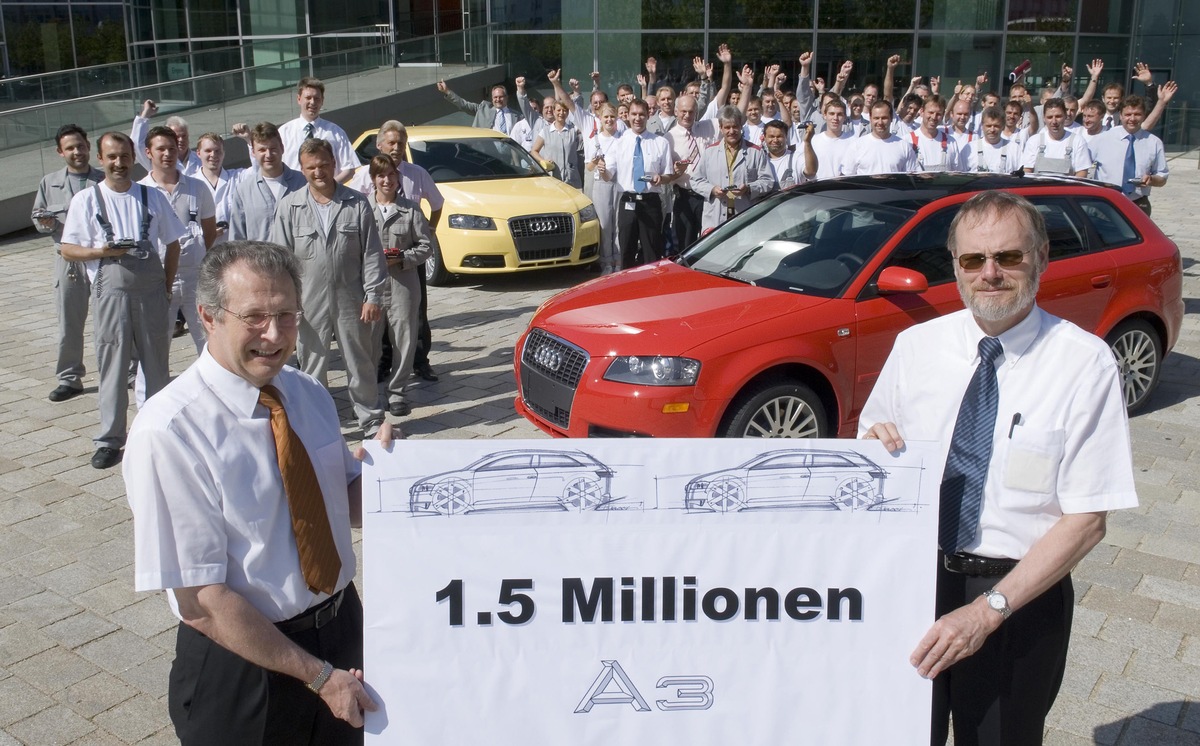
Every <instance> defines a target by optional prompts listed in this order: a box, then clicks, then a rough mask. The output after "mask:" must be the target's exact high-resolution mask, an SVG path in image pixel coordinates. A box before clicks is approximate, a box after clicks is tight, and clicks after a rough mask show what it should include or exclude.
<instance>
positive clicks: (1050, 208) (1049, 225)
mask: <svg viewBox="0 0 1200 746" xmlns="http://www.w3.org/2000/svg"><path fill="white" fill-rule="evenodd" d="M1029 201H1030V202H1032V203H1033V206H1034V207H1036V208H1037V210H1038V212H1040V213H1041V214H1042V218H1044V219H1045V221H1046V235H1047V236H1048V237H1049V238H1050V261H1052V262H1053V261H1055V260H1056V259H1065V258H1066V257H1069V256H1075V255H1076V254H1082V253H1083V252H1085V251H1087V242H1086V240H1085V239H1084V231H1083V226H1081V225H1078V224H1077V218H1076V217H1075V215H1074V213H1072V212H1071V208H1070V206H1069V203H1068V202H1067V200H1066V199H1063V198H1061V197H1032V198H1030V200H1029Z"/></svg>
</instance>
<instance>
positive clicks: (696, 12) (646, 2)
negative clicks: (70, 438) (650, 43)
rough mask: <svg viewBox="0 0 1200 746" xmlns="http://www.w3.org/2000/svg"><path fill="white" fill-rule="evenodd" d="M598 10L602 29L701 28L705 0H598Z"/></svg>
mask: <svg viewBox="0 0 1200 746" xmlns="http://www.w3.org/2000/svg"><path fill="white" fill-rule="evenodd" d="M579 5H586V7H587V8H588V9H589V10H590V8H591V3H586V4H585V3H579ZM599 9H600V28H602V29H643V28H644V29H702V28H704V0H601V2H600V4H599ZM589 20H590V19H589Z"/></svg>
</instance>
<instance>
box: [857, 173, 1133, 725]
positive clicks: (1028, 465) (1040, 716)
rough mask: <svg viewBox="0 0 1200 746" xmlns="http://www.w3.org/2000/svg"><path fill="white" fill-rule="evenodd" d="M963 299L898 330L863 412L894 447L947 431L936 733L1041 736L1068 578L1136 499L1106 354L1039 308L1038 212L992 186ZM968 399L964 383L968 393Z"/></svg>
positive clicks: (963, 257) (931, 657)
mask: <svg viewBox="0 0 1200 746" xmlns="http://www.w3.org/2000/svg"><path fill="white" fill-rule="evenodd" d="M949 247H950V253H951V254H952V256H953V258H954V260H955V267H954V271H955V275H956V277H957V280H958V287H959V293H960V294H961V295H962V299H963V302H964V304H965V305H966V307H967V308H966V309H965V310H963V311H961V312H958V313H955V314H950V315H948V316H943V317H940V318H937V319H934V320H932V321H929V322H926V323H924V324H920V325H918V326H916V327H913V328H911V329H909V330H907V331H905V332H903V333H902V334H901V335H900V336H899V337H898V338H897V340H896V345H895V347H894V348H893V350H892V353H891V355H890V356H889V358H888V360H887V363H886V364H885V365H884V368H883V371H882V372H881V374H880V377H879V381H878V383H877V384H876V385H875V388H874V390H873V391H872V393H871V397H870V399H869V400H868V402H867V404H866V407H865V408H864V409H863V412H862V416H861V417H860V419H859V422H860V423H861V424H860V426H859V431H860V432H859V434H860V436H861V437H864V438H873V439H878V440H880V441H881V442H882V443H883V445H884V446H885V447H886V448H887V449H888V450H889V451H896V450H898V449H902V448H904V438H909V439H912V440H914V441H916V440H935V441H943V442H945V439H946V437H947V436H948V435H949V434H950V433H953V436H952V437H951V438H950V440H949V442H948V443H946V444H945V452H946V458H945V472H944V474H943V477H942V485H941V496H940V514H939V532H938V543H939V544H940V545H941V551H940V553H939V566H938V570H937V572H938V576H937V611H936V613H937V621H936V622H935V623H934V625H933V627H932V628H930V630H929V632H928V633H927V634H926V635H925V637H924V638H923V639H922V640H920V642H919V643H918V644H917V647H916V649H915V650H914V651H913V653H912V656H911V657H910V663H911V664H912V665H913V666H914V667H916V669H917V672H918V673H919V674H920V675H921V676H923V677H926V678H931V679H933V680H934V694H933V697H934V701H933V725H932V738H931V741H932V743H934V744H944V743H945V741H946V737H947V734H948V730H949V728H948V719H949V715H950V713H953V721H954V742H955V744H958V746H964V745H966V744H988V745H994V746H999V745H1000V744H1015V743H1019V744H1038V743H1041V741H1042V732H1043V728H1044V723H1045V718H1046V714H1047V713H1048V712H1049V710H1050V707H1051V706H1052V705H1053V703H1054V699H1055V697H1056V696H1057V694H1058V689H1059V686H1060V684H1061V683H1062V679H1063V673H1064V670H1065V668H1066V656H1067V643H1068V639H1069V637H1070V630H1071V615H1072V610H1073V606H1074V594H1073V589H1072V585H1071V578H1070V571H1071V569H1072V568H1073V567H1074V566H1075V564H1076V563H1078V562H1079V560H1081V559H1082V558H1083V557H1084V556H1085V555H1087V553H1088V552H1089V551H1090V550H1091V549H1092V547H1094V546H1095V545H1096V544H1097V543H1098V542H1099V541H1100V540H1101V539H1102V538H1103V537H1104V532H1105V515H1106V511H1109V510H1114V509H1119V508H1131V507H1135V506H1136V505H1137V495H1136V494H1135V492H1134V484H1133V464H1132V455H1131V447H1130V441H1129V424H1128V420H1127V417H1126V413H1125V405H1124V399H1123V397H1122V395H1121V387H1120V378H1119V375H1118V371H1117V367H1116V364H1115V362H1114V360H1113V356H1112V353H1111V352H1110V351H1109V349H1108V346H1107V345H1106V344H1105V343H1104V342H1103V341H1102V340H1100V339H1098V338H1096V337H1094V336H1092V335H1091V334H1088V333H1086V332H1084V331H1082V330H1080V329H1079V328H1078V327H1076V326H1074V325H1073V324H1070V323H1068V322H1066V321H1064V320H1062V319H1059V318H1056V317H1054V316H1051V315H1049V314H1047V313H1046V312H1045V311H1043V310H1041V309H1040V308H1038V307H1037V304H1036V302H1035V299H1036V295H1037V290H1038V280H1039V277H1040V275H1041V273H1042V271H1044V270H1045V268H1046V264H1047V262H1048V243H1047V237H1046V229H1045V224H1044V221H1043V219H1042V217H1041V215H1040V213H1038V211H1037V209H1036V208H1035V207H1033V206H1032V205H1031V204H1030V203H1029V202H1027V201H1025V200H1024V199H1022V198H1020V197H1018V196H1015V195H1012V194H1008V193H1006V192H986V193H983V194H979V195H977V196H975V197H973V198H972V199H971V200H969V201H968V202H966V203H965V204H964V205H963V207H962V209H961V210H960V211H959V213H958V215H957V216H956V217H955V219H954V222H953V224H952V225H951V227H950V237H949ZM964 392H965V393H964Z"/></svg>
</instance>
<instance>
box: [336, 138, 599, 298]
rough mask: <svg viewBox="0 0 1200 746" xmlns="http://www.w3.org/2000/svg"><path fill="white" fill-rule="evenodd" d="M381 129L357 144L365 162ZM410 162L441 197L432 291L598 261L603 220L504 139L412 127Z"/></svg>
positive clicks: (430, 264)
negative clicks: (486, 277) (473, 278)
mask: <svg viewBox="0 0 1200 746" xmlns="http://www.w3.org/2000/svg"><path fill="white" fill-rule="evenodd" d="M378 131H379V130H377V129H373V130H368V131H367V132H364V133H363V134H361V135H359V137H358V140H357V141H355V143H354V150H355V152H357V153H358V156H359V158H361V159H362V161H363V163H367V162H369V161H370V160H371V157H372V156H374V155H375V154H376V153H377V152H378V151H377V150H376V149H375V134H376V133H377V132H378ZM408 159H409V161H410V162H412V163H415V164H417V165H418V166H421V167H422V168H424V169H425V170H426V171H428V172H429V175H430V176H431V177H433V180H434V182H435V183H437V186H438V190H439V191H441V193H442V196H443V197H444V198H445V199H446V204H445V205H444V206H443V207H442V219H441V222H440V223H439V224H438V229H437V236H438V243H439V244H440V252H439V251H435V252H434V253H433V256H432V258H430V259H429V261H427V262H426V263H425V279H426V280H427V281H428V282H429V283H430V284H431V285H441V284H444V283H446V282H447V281H449V280H450V278H451V277H453V276H454V275H456V274H463V275H473V274H492V273H500V272H525V271H528V270H534V269H543V268H545V267H561V266H565V265H574V264H589V263H591V262H594V261H596V260H597V259H598V258H599V255H600V222H599V220H598V219H597V218H596V208H595V207H593V206H592V202H591V200H589V199H588V198H587V197H586V196H584V194H583V192H581V191H579V190H578V189H575V188H574V187H571V186H568V185H567V184H564V183H562V182H561V181H559V180H558V179H555V178H554V177H552V176H550V175H549V174H548V173H547V172H546V171H545V170H544V169H543V168H542V167H541V166H540V165H538V162H537V160H535V159H534V157H533V156H531V155H530V154H529V153H528V152H526V151H525V149H524V148H522V147H521V146H520V145H517V144H516V143H515V142H513V141H512V140H510V139H509V138H508V136H506V135H503V134H501V133H499V132H496V131H493V130H485V129H480V128H478V127H452V126H428V127H409V128H408ZM427 214H428V213H427Z"/></svg>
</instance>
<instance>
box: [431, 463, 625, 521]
mask: <svg viewBox="0 0 1200 746" xmlns="http://www.w3.org/2000/svg"><path fill="white" fill-rule="evenodd" d="M613 474H614V472H613V470H612V469H610V468H609V467H607V466H605V465H604V464H603V463H601V462H600V461H598V460H597V459H596V458H595V457H593V456H591V455H589V454H587V453H584V452H583V451H551V450H517V451H497V452H495V453H489V454H488V455H486V456H484V457H483V458H480V459H477V460H476V461H474V462H472V463H470V464H468V465H466V466H464V467H463V468H462V469H457V470H455V471H447V472H442V473H440V474H434V475H433V476H429V477H425V478H424V479H421V480H419V481H417V482H416V483H415V484H414V485H413V486H412V487H411V488H410V489H409V510H410V511H411V512H412V513H413V514H418V515H422V514H423V515H461V514H466V513H496V512H534V511H587V510H603V509H607V508H608V507H609V506H611V505H612V504H613V503H614V502H616V501H614V500H613V498H612V478H613Z"/></svg>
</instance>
